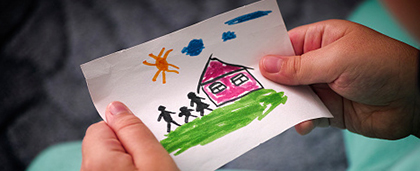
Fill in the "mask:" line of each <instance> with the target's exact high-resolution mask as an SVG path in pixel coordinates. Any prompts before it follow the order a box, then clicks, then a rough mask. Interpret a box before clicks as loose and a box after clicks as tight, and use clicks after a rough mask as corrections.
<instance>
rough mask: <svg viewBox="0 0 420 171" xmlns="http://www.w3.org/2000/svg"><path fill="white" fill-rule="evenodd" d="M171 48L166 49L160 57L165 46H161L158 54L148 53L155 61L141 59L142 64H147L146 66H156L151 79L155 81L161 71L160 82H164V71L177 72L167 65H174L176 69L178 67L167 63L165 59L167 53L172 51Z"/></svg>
mask: <svg viewBox="0 0 420 171" xmlns="http://www.w3.org/2000/svg"><path fill="white" fill-rule="evenodd" d="M172 50H173V49H169V50H168V51H166V53H165V55H164V56H163V57H162V54H163V52H164V51H165V48H164V47H163V48H162V50H161V51H160V53H159V55H158V56H155V55H153V53H151V54H149V56H150V57H152V58H153V59H155V61H156V62H155V63H154V64H153V63H149V62H147V61H146V60H144V61H143V64H144V65H148V66H156V68H157V69H158V71H156V74H155V75H154V76H153V79H152V81H156V79H157V77H158V76H159V74H160V73H161V72H162V83H163V84H165V83H166V73H165V72H174V73H177V74H179V72H178V71H176V70H169V66H171V67H174V68H176V69H179V67H177V66H175V65H173V64H169V63H168V61H166V58H167V57H168V55H169V53H170V52H172Z"/></svg>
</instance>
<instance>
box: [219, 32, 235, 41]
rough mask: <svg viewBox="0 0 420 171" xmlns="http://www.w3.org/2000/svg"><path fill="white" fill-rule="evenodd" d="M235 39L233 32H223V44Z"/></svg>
mask: <svg viewBox="0 0 420 171" xmlns="http://www.w3.org/2000/svg"><path fill="white" fill-rule="evenodd" d="M234 38H236V34H235V32H233V31H227V32H223V34H222V39H223V42H226V41H228V40H231V39H234Z"/></svg>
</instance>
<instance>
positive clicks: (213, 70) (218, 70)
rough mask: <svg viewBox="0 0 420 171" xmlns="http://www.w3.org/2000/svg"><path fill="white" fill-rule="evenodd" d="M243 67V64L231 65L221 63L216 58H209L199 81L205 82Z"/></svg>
mask: <svg viewBox="0 0 420 171" xmlns="http://www.w3.org/2000/svg"><path fill="white" fill-rule="evenodd" d="M243 68H244V67H243V66H238V65H231V64H227V63H223V62H221V61H220V60H218V59H217V58H211V59H210V61H209V63H208V65H207V67H206V69H205V71H204V72H205V73H204V76H203V78H202V80H201V82H200V83H205V82H207V81H209V80H211V79H213V78H216V77H218V76H221V75H223V74H227V73H229V72H232V71H236V70H240V69H243Z"/></svg>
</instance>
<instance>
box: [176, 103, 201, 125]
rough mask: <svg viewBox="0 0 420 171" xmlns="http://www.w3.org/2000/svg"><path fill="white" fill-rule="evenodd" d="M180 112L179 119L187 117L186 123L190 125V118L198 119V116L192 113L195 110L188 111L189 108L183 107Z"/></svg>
mask: <svg viewBox="0 0 420 171" xmlns="http://www.w3.org/2000/svg"><path fill="white" fill-rule="evenodd" d="M179 111H181V112H180V113H179V115H178V116H179V117H182V116H185V123H188V118H189V117H190V116H192V117H195V118H196V117H197V116H195V115H193V114H191V112H192V111H194V110H192V109H188V107H186V106H183V107H181V108H179Z"/></svg>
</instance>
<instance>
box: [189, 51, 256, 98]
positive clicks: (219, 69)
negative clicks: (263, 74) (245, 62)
mask: <svg viewBox="0 0 420 171" xmlns="http://www.w3.org/2000/svg"><path fill="white" fill-rule="evenodd" d="M248 69H251V68H248V67H245V66H241V65H234V64H228V63H225V62H223V61H221V60H219V59H217V58H215V57H211V56H210V58H209V60H208V62H207V65H206V67H205V68H204V70H203V73H202V76H201V78H200V80H199V85H198V89H197V92H199V91H200V88H201V89H202V90H203V91H204V93H206V95H207V96H208V97H209V98H210V100H211V101H212V102H213V103H214V104H215V105H216V106H221V105H223V104H225V103H228V102H231V101H235V100H237V99H238V98H241V97H243V96H245V95H247V94H248V93H250V92H252V91H256V90H259V89H262V88H263V86H262V85H261V83H260V82H258V80H256V79H255V77H254V76H252V75H251V73H249V71H248Z"/></svg>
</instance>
